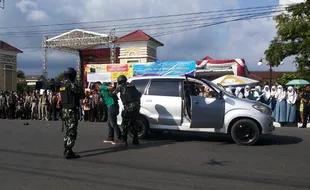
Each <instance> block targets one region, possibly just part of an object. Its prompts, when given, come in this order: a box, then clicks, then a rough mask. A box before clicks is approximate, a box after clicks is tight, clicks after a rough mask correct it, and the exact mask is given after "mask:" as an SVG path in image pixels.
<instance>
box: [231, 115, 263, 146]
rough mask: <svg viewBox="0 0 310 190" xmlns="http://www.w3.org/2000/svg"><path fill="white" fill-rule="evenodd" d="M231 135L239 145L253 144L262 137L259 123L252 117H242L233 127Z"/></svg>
mask: <svg viewBox="0 0 310 190" xmlns="http://www.w3.org/2000/svg"><path fill="white" fill-rule="evenodd" d="M231 137H232V139H233V140H234V141H235V142H236V143H237V144H238V145H245V146H251V145H253V144H255V143H256V142H257V141H258V139H259V137H260V130H259V127H258V125H257V124H256V123H255V122H254V121H252V120H250V119H240V120H238V121H236V122H235V123H234V124H233V126H232V128H231Z"/></svg>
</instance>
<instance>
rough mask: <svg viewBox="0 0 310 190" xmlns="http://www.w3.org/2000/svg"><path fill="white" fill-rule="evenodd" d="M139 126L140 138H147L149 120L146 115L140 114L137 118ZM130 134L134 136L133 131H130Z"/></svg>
mask: <svg viewBox="0 0 310 190" xmlns="http://www.w3.org/2000/svg"><path fill="white" fill-rule="evenodd" d="M136 127H137V128H138V137H139V139H145V138H147V135H148V133H149V122H148V120H147V119H146V118H145V117H144V116H142V115H141V116H139V117H138V119H137V126H136ZM128 134H129V135H130V136H131V137H132V138H133V134H132V133H131V131H128Z"/></svg>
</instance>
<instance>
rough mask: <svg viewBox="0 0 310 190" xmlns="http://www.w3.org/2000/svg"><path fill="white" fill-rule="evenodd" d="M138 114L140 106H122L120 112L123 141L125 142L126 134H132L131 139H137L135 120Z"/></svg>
mask: <svg viewBox="0 0 310 190" xmlns="http://www.w3.org/2000/svg"><path fill="white" fill-rule="evenodd" d="M139 113H140V105H139V104H132V105H129V106H124V110H123V111H122V128H123V139H124V140H127V136H128V132H129V131H130V132H131V133H132V134H133V138H134V139H135V138H136V139H138V128H137V119H138V116H139Z"/></svg>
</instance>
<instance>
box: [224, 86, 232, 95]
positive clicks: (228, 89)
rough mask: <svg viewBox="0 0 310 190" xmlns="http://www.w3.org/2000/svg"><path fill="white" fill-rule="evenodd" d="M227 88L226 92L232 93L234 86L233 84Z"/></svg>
mask: <svg viewBox="0 0 310 190" xmlns="http://www.w3.org/2000/svg"><path fill="white" fill-rule="evenodd" d="M225 90H226V92H228V93H231V94H232V87H231V86H229V87H227V88H226V89H225Z"/></svg>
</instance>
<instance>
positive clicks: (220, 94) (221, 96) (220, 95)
mask: <svg viewBox="0 0 310 190" xmlns="http://www.w3.org/2000/svg"><path fill="white" fill-rule="evenodd" d="M223 97H224V93H223V91H220V93H219V96H218V99H220V100H221V99H223Z"/></svg>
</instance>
